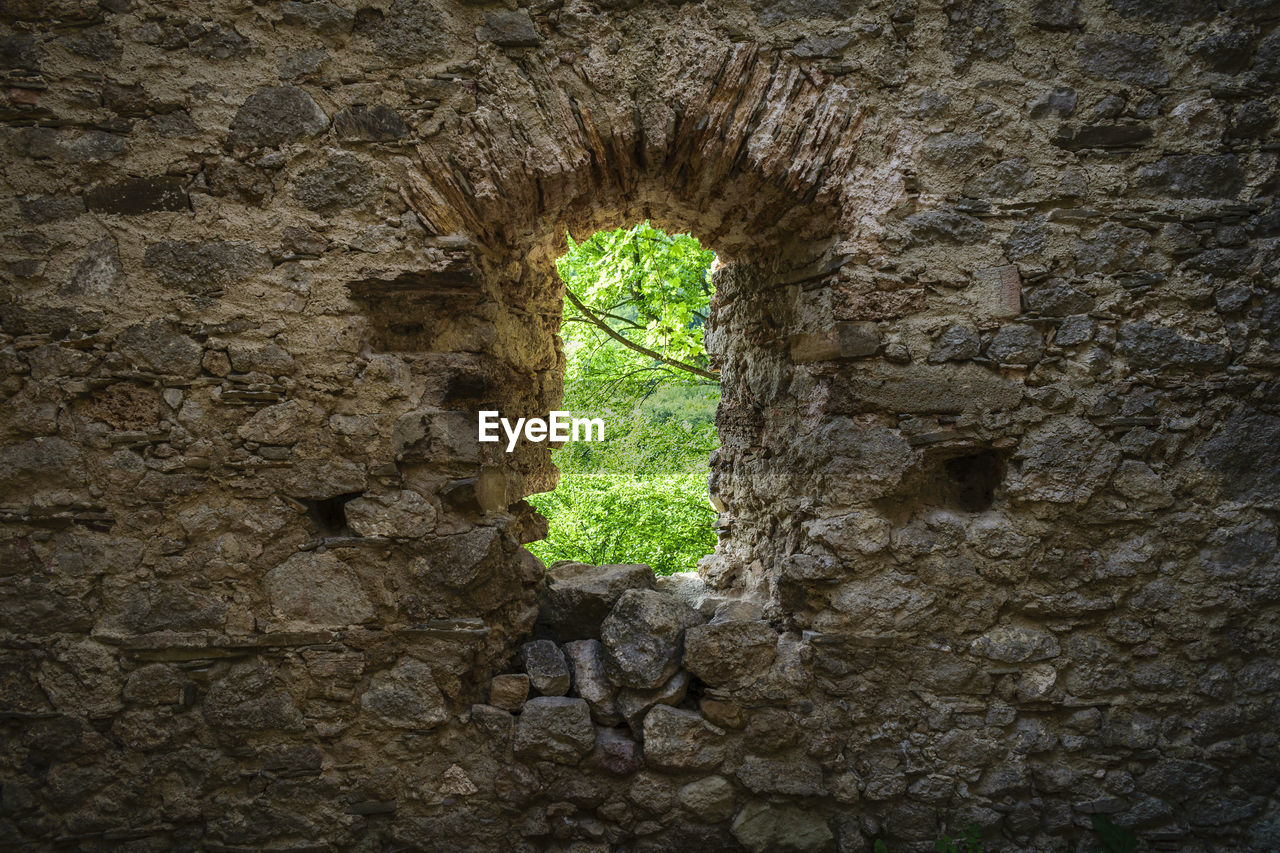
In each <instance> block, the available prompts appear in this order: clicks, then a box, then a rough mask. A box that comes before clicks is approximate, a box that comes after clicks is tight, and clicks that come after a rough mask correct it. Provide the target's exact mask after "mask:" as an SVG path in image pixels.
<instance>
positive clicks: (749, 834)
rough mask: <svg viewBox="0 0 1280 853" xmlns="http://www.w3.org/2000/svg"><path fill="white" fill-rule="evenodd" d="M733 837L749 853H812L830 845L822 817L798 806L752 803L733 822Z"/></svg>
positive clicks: (829, 830) (828, 830) (829, 832)
mask: <svg viewBox="0 0 1280 853" xmlns="http://www.w3.org/2000/svg"><path fill="white" fill-rule="evenodd" d="M733 837H734V838H736V839H738V841H739V842H740V843H741V844H742V846H743V847H745V848H747V849H748V850H750V851H751V853H766V851H768V853H773V851H778V853H782V851H786V853H816V851H819V850H826V849H828V848H829V846H830V845H831V842H832V840H833V836H832V835H831V829H830V828H829V827H828V826H827V822H826V821H825V820H823V819H822V816H821V815H819V814H818V813H816V812H811V811H807V810H805V809H802V808H800V807H799V806H793V805H775V804H770V803H765V802H752V803H748V804H747V805H745V806H743V807H742V810H741V811H739V812H738V814H737V816H736V817H735V818H734V819H733Z"/></svg>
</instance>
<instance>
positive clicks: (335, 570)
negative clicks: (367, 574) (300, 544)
mask: <svg viewBox="0 0 1280 853" xmlns="http://www.w3.org/2000/svg"><path fill="white" fill-rule="evenodd" d="M263 585H264V586H265V587H266V590H267V596H268V598H269V599H270V601H271V609H272V610H273V611H275V612H276V613H278V614H280V615H281V616H283V617H284V618H285V619H291V620H298V621H302V622H307V623H310V624H313V625H354V624H358V623H360V622H366V621H368V620H369V619H372V618H373V615H374V612H373V605H372V604H370V603H369V597H368V596H367V595H365V592H364V590H363V589H362V588H361V586H360V579H359V578H358V577H357V576H356V573H355V572H353V571H352V570H351V567H350V566H348V565H347V564H346V563H344V562H342V561H341V560H339V559H338V558H337V557H334V556H332V555H330V554H318V553H316V552H314V551H306V552H302V553H299V554H294V555H293V556H292V557H290V558H289V559H288V560H285V561H284V562H283V563H281V564H280V565H278V566H276V567H275V568H274V569H272V570H271V571H269V572H267V574H266V575H265V576H264V577H263Z"/></svg>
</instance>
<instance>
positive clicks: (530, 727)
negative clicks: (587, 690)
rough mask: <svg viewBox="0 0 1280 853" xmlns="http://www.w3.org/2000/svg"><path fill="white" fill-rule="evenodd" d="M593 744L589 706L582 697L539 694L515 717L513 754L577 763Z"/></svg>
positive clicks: (535, 759)
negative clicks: (572, 697)
mask: <svg viewBox="0 0 1280 853" xmlns="http://www.w3.org/2000/svg"><path fill="white" fill-rule="evenodd" d="M595 744H596V728H595V726H594V725H592V723H591V710H590V709H589V708H588V707H587V703H586V702H585V701H584V700H582V699H570V698H568V697H564V696H539V697H538V698H537V699H530V700H529V701H528V702H526V703H525V705H524V710H523V711H521V712H520V717H519V719H518V720H517V721H516V737H515V742H514V749H515V754H516V756H517V757H520V758H526V759H531V760H534V761H553V762H555V763H557V764H577V763H578V761H579V760H581V759H582V757H583V756H584V755H587V754H588V753H589V752H591V750H592V748H594V747H595Z"/></svg>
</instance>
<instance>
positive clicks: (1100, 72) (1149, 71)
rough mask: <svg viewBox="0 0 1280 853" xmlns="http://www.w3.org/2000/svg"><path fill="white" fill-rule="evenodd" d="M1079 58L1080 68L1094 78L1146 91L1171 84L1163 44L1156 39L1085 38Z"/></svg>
mask: <svg viewBox="0 0 1280 853" xmlns="http://www.w3.org/2000/svg"><path fill="white" fill-rule="evenodd" d="M1077 54H1078V55H1079V57H1080V67H1081V68H1082V69H1083V70H1084V71H1085V73H1087V74H1091V75H1093V76H1095V77H1102V78H1104V79H1107V80H1119V81H1120V82H1122V83H1131V84H1133V85H1135V86H1146V87H1147V88H1154V87H1156V86H1163V85H1165V84H1166V83H1168V82H1169V72H1168V70H1167V69H1166V68H1165V67H1164V62H1163V61H1162V60H1161V59H1160V43H1159V41H1157V40H1156V39H1155V37H1153V36H1147V35H1138V34H1136V33H1116V34H1114V35H1107V36H1085V37H1084V38H1082V39H1080V43H1079V46H1078V47H1077Z"/></svg>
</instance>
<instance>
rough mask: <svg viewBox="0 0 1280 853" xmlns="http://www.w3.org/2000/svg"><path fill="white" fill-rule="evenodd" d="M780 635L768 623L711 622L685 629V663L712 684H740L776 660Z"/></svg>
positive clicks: (763, 670) (757, 674)
mask: <svg viewBox="0 0 1280 853" xmlns="http://www.w3.org/2000/svg"><path fill="white" fill-rule="evenodd" d="M777 645H778V634H777V632H776V631H774V630H773V628H772V627H770V625H769V623H768V622H736V621H734V622H712V623H710V624H708V625H695V626H694V627H692V628H690V629H689V630H687V631H685V635H684V665H685V667H686V668H687V669H688V670H689V671H690V672H692V673H693V674H694V675H695V676H697V677H698V678H700V679H702V680H703V681H704V682H705V683H707V684H708V685H710V686H712V687H728V688H731V689H732V688H734V687H740V686H743V685H745V684H747V683H749V682H750V681H752V680H754V679H756V678H758V677H759V676H760V675H761V674H762V673H764V672H765V671H766V670H767V669H768V668H769V666H770V664H772V663H773V658H774V656H775V654H776V653H777Z"/></svg>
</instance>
